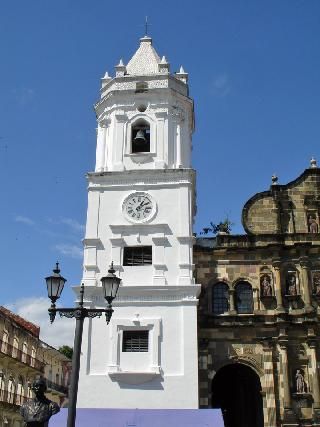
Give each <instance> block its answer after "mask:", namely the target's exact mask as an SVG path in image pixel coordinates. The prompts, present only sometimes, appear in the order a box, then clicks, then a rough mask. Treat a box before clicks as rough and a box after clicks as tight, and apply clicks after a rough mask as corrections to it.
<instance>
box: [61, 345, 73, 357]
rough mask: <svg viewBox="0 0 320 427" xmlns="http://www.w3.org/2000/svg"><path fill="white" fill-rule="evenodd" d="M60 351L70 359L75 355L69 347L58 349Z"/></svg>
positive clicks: (64, 346)
mask: <svg viewBox="0 0 320 427" xmlns="http://www.w3.org/2000/svg"><path fill="white" fill-rule="evenodd" d="M58 351H60V353H62V354H64V355H65V356H66V357H68V358H69V359H72V355H73V348H72V347H69V346H68V345H63V346H62V347H59V348H58Z"/></svg>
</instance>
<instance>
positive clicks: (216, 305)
mask: <svg viewBox="0 0 320 427" xmlns="http://www.w3.org/2000/svg"><path fill="white" fill-rule="evenodd" d="M228 310H229V298H228V285H227V284H226V283H217V284H216V285H214V286H213V288H212V311H213V314H222V313H226V312H227V311H228Z"/></svg>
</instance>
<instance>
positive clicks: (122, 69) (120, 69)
mask: <svg viewBox="0 0 320 427" xmlns="http://www.w3.org/2000/svg"><path fill="white" fill-rule="evenodd" d="M115 69H116V77H123V76H124V75H125V74H126V71H127V68H126V66H125V65H124V63H123V61H122V59H120V61H119V64H118V65H116V66H115Z"/></svg>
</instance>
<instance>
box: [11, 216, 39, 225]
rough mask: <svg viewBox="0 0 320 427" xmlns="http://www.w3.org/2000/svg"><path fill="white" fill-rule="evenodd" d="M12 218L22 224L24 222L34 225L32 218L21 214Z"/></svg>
mask: <svg viewBox="0 0 320 427" xmlns="http://www.w3.org/2000/svg"><path fill="white" fill-rule="evenodd" d="M14 220H15V221H16V222H21V223H22V224H26V225H34V221H32V219H30V218H28V217H27V216H23V215H17V216H16V217H15V218H14Z"/></svg>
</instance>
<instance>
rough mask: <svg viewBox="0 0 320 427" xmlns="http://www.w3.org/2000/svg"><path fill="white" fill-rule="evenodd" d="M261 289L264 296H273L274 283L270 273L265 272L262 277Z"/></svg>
mask: <svg viewBox="0 0 320 427" xmlns="http://www.w3.org/2000/svg"><path fill="white" fill-rule="evenodd" d="M260 289H261V296H262V297H271V296H272V284H271V276H270V274H263V275H262V276H261V277H260Z"/></svg>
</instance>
